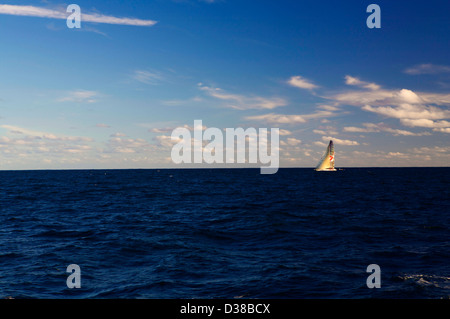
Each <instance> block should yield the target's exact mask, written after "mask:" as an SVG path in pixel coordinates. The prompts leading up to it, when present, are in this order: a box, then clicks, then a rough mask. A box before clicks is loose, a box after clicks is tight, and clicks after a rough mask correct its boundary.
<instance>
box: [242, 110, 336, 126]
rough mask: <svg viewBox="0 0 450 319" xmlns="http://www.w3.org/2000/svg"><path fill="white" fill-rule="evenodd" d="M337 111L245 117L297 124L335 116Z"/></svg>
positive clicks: (267, 121)
mask: <svg viewBox="0 0 450 319" xmlns="http://www.w3.org/2000/svg"><path fill="white" fill-rule="evenodd" d="M336 115H338V114H337V113H333V112H331V111H317V112H315V113H311V114H290V115H289V114H276V113H269V114H264V115H254V116H247V117H245V119H246V120H251V121H261V122H266V123H270V124H299V123H306V121H308V120H311V119H319V118H324V117H330V116H336Z"/></svg>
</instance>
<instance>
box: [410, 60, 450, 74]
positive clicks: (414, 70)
mask: <svg viewBox="0 0 450 319" xmlns="http://www.w3.org/2000/svg"><path fill="white" fill-rule="evenodd" d="M404 72H405V73H407V74H411V75H418V74H438V73H450V66H447V65H437V64H431V63H424V64H418V65H414V66H412V67H410V68H407V69H406V70H405V71H404Z"/></svg>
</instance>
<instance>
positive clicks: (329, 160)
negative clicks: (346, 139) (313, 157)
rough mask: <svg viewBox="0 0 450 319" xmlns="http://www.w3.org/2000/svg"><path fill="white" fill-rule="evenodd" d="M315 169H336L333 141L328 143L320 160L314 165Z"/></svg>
mask: <svg viewBox="0 0 450 319" xmlns="http://www.w3.org/2000/svg"><path fill="white" fill-rule="evenodd" d="M316 171H336V169H335V168H334V145H333V141H330V144H328V147H327V151H326V152H325V155H324V156H323V157H322V159H321V160H320V162H319V164H318V165H317V167H316Z"/></svg>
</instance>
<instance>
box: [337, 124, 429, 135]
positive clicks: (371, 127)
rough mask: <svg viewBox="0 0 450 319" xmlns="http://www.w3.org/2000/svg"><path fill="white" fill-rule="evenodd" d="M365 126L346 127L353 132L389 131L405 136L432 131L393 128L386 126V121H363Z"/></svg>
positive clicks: (425, 133)
mask: <svg viewBox="0 0 450 319" xmlns="http://www.w3.org/2000/svg"><path fill="white" fill-rule="evenodd" d="M363 126H364V127H354V126H346V127H344V131H345V132H353V133H377V132H387V133H392V134H393V135H403V136H423V135H431V133H430V132H419V133H415V132H411V131H406V130H400V129H393V128H390V127H388V126H386V125H385V124H384V123H363Z"/></svg>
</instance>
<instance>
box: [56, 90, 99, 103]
mask: <svg viewBox="0 0 450 319" xmlns="http://www.w3.org/2000/svg"><path fill="white" fill-rule="evenodd" d="M98 95H99V93H98V92H95V91H86V90H76V91H71V92H68V93H67V95H66V96H65V97H63V98H60V99H59V100H58V101H59V102H76V103H95V102H96V101H97V100H96V99H95V98H96V97H98Z"/></svg>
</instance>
